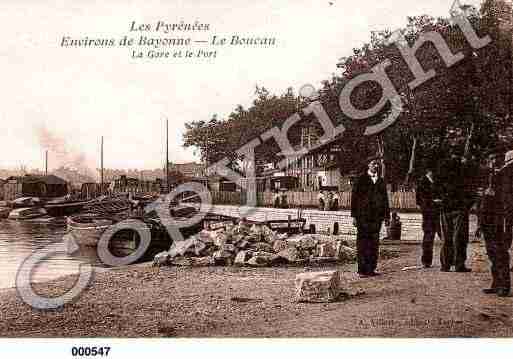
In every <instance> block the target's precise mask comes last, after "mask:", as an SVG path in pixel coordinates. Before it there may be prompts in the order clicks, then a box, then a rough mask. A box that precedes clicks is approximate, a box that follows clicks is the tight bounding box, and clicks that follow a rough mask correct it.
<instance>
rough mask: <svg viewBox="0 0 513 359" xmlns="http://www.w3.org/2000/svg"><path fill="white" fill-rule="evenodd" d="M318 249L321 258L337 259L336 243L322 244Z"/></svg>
mask: <svg viewBox="0 0 513 359" xmlns="http://www.w3.org/2000/svg"><path fill="white" fill-rule="evenodd" d="M317 247H318V251H319V257H336V255H337V248H336V243H335V242H334V241H332V242H324V243H321V244H319V245H318V246H317Z"/></svg>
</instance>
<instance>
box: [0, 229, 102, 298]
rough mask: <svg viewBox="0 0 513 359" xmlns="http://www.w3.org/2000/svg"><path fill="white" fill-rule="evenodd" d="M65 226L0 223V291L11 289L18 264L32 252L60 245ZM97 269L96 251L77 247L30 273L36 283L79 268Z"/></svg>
mask: <svg viewBox="0 0 513 359" xmlns="http://www.w3.org/2000/svg"><path fill="white" fill-rule="evenodd" d="M65 234H66V227H65V226H56V225H51V224H48V223H37V222H25V221H11V220H0V288H9V287H14V285H15V279H16V273H17V271H18V268H19V267H20V264H21V263H22V262H23V260H25V258H27V257H28V256H29V255H30V254H32V253H33V252H34V251H36V250H38V249H41V248H44V247H45V246H47V245H48V244H50V243H55V242H62V241H63V237H64V235H65ZM83 263H90V264H92V265H95V266H100V265H101V264H100V262H99V259H98V257H97V255H96V248H89V247H81V248H80V249H79V250H78V251H77V252H75V253H73V254H72V255H69V254H66V253H58V254H56V255H54V256H51V257H49V258H46V259H45V260H44V261H43V262H42V263H41V265H39V266H38V268H37V269H36V270H35V271H34V273H33V277H32V278H33V281H35V282H40V281H45V280H49V279H52V278H56V277H59V276H62V275H65V274H71V273H75V272H77V271H78V270H79V268H80V267H79V266H80V264H83Z"/></svg>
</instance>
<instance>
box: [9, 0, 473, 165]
mask: <svg viewBox="0 0 513 359" xmlns="http://www.w3.org/2000/svg"><path fill="white" fill-rule="evenodd" d="M452 2H453V0H429V1H428V0H423V1H411V0H381V1H379V2H376V1H375V0H359V1H346V0H329V1H328V0H326V1H323V0H321V1H319V0H317V1H314V0H294V1H292V0H288V1H287V0H260V1H253V0H161V1H159V0H131V1H130V0H110V1H100V0H74V1H66V0H3V1H2V2H1V4H0V21H1V23H2V30H3V36H2V46H1V47H0V79H1V81H0V91H1V98H2V100H1V106H0V121H1V122H2V127H3V131H1V135H0V136H1V141H0V153H1V154H2V155H1V156H0V168H5V167H10V168H13V167H19V166H20V165H26V166H28V167H29V168H41V169H42V168H44V152H45V150H48V151H49V168H50V170H51V169H52V168H56V167H58V166H61V165H68V166H75V167H77V168H81V167H88V168H97V167H99V163H100V137H101V136H103V137H104V143H105V144H104V151H105V156H104V165H105V167H107V168H121V169H128V168H139V169H153V168H159V167H162V164H163V163H164V158H165V152H164V149H165V132H164V129H165V119H168V120H169V138H170V160H171V161H173V162H184V161H191V160H197V159H198V154H197V153H194V150H193V149H184V148H183V146H182V135H183V131H184V123H186V122H189V121H197V120H208V119H210V118H211V117H212V115H213V114H217V115H218V116H219V117H221V118H222V117H224V116H226V115H228V114H229V113H230V112H231V111H232V110H233V109H234V108H235V107H236V106H237V105H238V104H242V105H243V106H249V105H250V104H251V102H252V101H253V99H254V90H255V86H256V85H259V86H265V87H266V88H267V89H269V90H270V91H271V92H273V93H280V92H282V91H284V90H285V89H286V88H287V87H293V88H294V89H295V90H296V91H297V90H298V89H299V88H300V87H301V86H302V85H304V84H313V85H314V86H319V84H320V82H321V81H322V80H323V79H328V78H330V77H331V75H332V73H336V72H337V71H338V69H337V68H336V62H337V60H338V59H339V58H340V57H342V56H346V55H349V54H350V53H351V49H352V48H354V47H359V46H361V45H362V44H363V43H364V42H366V41H368V40H369V36H370V32H371V31H373V30H382V29H391V30H393V29H396V28H398V27H402V26H404V25H405V24H406V17H407V16H414V15H420V14H425V13H427V14H430V15H432V16H447V15H448V12H449V9H450V8H451V6H452ZM462 2H463V3H467V4H472V5H476V6H477V5H479V3H480V1H479V0H467V1H462ZM330 3H331V4H330ZM159 20H161V21H164V22H166V23H177V22H180V21H181V20H183V21H184V22H186V23H194V21H196V20H197V21H198V22H200V23H206V24H210V31H208V32H204V33H199V34H198V33H193V34H192V35H191V36H192V37H193V39H196V38H197V39H200V40H209V39H210V38H211V37H212V36H213V35H217V36H219V37H223V36H225V37H228V38H231V36H233V35H239V36H260V37H275V38H276V45H275V46H274V47H271V48H262V47H259V48H242V47H220V48H217V51H218V53H217V57H216V58H215V59H192V60H191V59H187V60H185V59H161V60H150V59H143V60H141V59H133V58H131V56H130V54H131V50H130V49H127V48H122V47H121V48H120V47H116V48H64V47H61V46H60V45H61V40H62V37H63V36H70V37H72V38H77V39H79V38H83V37H85V36H88V37H90V38H115V39H118V38H120V37H122V36H124V35H128V36H134V37H138V36H139V35H141V34H134V32H130V31H129V29H130V24H131V23H132V21H135V22H136V23H149V24H151V25H154V24H155V23H156V22H157V21H159ZM144 35H147V36H153V37H155V34H154V33H146V34H144ZM162 35H164V34H161V36H162ZM166 36H169V37H177V36H188V35H187V33H174V34H168V35H166ZM200 48H205V49H207V48H209V49H210V50H215V49H214V48H212V47H211V46H207V45H194V46H193V47H192V49H195V50H197V49H200Z"/></svg>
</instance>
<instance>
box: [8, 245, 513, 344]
mask: <svg viewBox="0 0 513 359" xmlns="http://www.w3.org/2000/svg"><path fill="white" fill-rule="evenodd" d="M387 250H388V251H390V250H397V251H400V257H398V258H392V259H387V260H381V261H380V268H379V269H380V270H381V271H382V272H383V273H384V275H383V276H381V277H377V278H366V279H360V278H358V277H357V276H356V275H354V269H355V265H354V264H350V265H344V266H329V267H323V268H312V267H310V268H306V269H305V268H298V267H275V268H258V269H253V268H236V267H205V268H184V267H162V268H152V267H149V266H148V265H138V266H135V267H130V268H126V267H125V268H120V269H116V270H110V271H107V272H101V273H97V274H96V275H95V277H94V279H93V281H92V283H91V285H90V287H89V288H88V290H87V291H85V292H84V293H83V294H82V296H81V297H80V298H79V299H78V300H77V301H76V302H75V303H72V304H68V305H67V306H65V307H64V308H63V309H61V310H56V311H49V312H43V311H38V310H33V309H32V308H30V307H29V306H27V305H26V304H24V303H23V302H22V301H21V300H20V299H19V298H18V297H17V296H16V291H15V290H13V289H11V290H7V291H3V292H0V303H1V304H0V313H1V317H2V321H1V322H0V336H2V337H6V336H7V337H291V336H293V337H297V336H300V337H375V336H378V337H379V336H386V337H453V336H468V337H478V336H479V337H482V336H486V337H506V336H512V335H513V330H512V329H513V322H512V320H511V318H512V317H513V306H512V305H511V304H512V303H513V298H497V297H495V296H486V295H484V294H481V291H480V290H481V288H484V287H486V286H487V285H488V284H489V277H490V275H489V272H488V263H487V261H486V257H485V255H484V248H483V247H482V246H481V245H480V244H479V243H473V244H472V245H471V246H470V248H469V254H470V253H472V254H471V255H470V258H469V263H472V268H473V270H474V271H473V272H472V273H469V274H467V273H443V272H440V271H439V267H438V265H435V267H434V268H431V269H413V270H409V271H402V270H401V269H402V268H403V267H406V266H412V265H417V264H418V257H419V253H420V246H415V245H403V246H401V247H399V246H387ZM438 250H439V248H438V247H437V251H438ZM326 268H330V269H332V268H336V269H339V270H341V271H343V277H344V280H345V282H346V292H347V296H346V298H344V300H342V301H339V302H336V303H330V304H306V303H295V302H294V278H295V275H296V274H297V273H300V272H303V271H305V270H323V269H326ZM74 279H75V276H67V277H64V278H61V279H58V280H54V281H51V282H47V283H44V284H37V285H35V288H36V289H37V291H38V292H40V293H44V294H46V295H57V294H59V293H62V292H63V290H64V288H69V287H70V286H71V285H72V284H73V281H74Z"/></svg>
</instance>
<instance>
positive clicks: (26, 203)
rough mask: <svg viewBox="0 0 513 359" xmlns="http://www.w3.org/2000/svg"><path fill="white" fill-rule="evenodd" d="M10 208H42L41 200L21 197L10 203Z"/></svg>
mask: <svg viewBox="0 0 513 359" xmlns="http://www.w3.org/2000/svg"><path fill="white" fill-rule="evenodd" d="M9 206H10V207H12V208H28V207H37V206H41V199H40V198H38V197H20V198H16V199H15V200H12V201H9Z"/></svg>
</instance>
